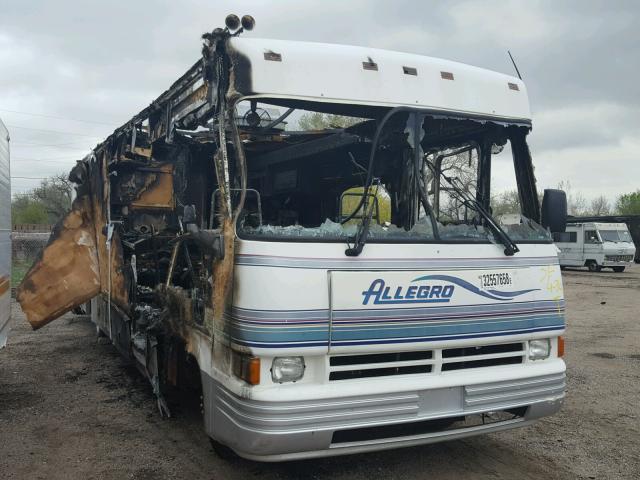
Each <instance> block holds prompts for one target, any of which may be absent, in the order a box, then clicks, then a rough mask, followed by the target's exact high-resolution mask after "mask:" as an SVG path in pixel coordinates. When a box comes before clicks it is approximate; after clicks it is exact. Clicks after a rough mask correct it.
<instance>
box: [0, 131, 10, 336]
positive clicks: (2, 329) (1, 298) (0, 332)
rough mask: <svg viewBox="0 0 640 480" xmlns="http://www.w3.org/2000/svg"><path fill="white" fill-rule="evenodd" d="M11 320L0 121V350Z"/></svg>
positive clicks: (6, 172) (5, 144)
mask: <svg viewBox="0 0 640 480" xmlns="http://www.w3.org/2000/svg"><path fill="white" fill-rule="evenodd" d="M10 319H11V175H10V168H9V131H8V130H7V127H5V125H4V123H2V120H0V348H2V347H4V346H5V344H6V343H7V335H8V334H9V321H10Z"/></svg>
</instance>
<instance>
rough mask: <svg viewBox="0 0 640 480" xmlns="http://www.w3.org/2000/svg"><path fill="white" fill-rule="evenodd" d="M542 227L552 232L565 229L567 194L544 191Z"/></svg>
mask: <svg viewBox="0 0 640 480" xmlns="http://www.w3.org/2000/svg"><path fill="white" fill-rule="evenodd" d="M541 221H542V226H543V227H545V228H548V229H549V230H551V231H552V232H564V231H565V229H566V228H567V194H566V193H565V192H564V191H562V190H553V189H546V190H545V191H544V196H543V197H542V218H541Z"/></svg>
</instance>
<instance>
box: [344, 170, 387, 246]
mask: <svg viewBox="0 0 640 480" xmlns="http://www.w3.org/2000/svg"><path fill="white" fill-rule="evenodd" d="M374 183H376V190H375V193H374V194H373V201H372V202H371V206H370V207H369V205H368V203H369V201H368V200H367V199H366V198H365V201H364V205H363V206H362V208H363V215H362V222H360V225H358V230H356V234H355V236H354V238H353V247H349V248H347V249H346V250H345V251H344V254H345V255H346V256H347V257H357V256H358V255H360V254H361V253H362V250H363V249H364V245H365V243H366V242H367V237H368V236H369V227H370V225H371V219H372V218H373V211H374V210H375V206H376V205H375V204H376V202H377V201H378V187H379V186H380V180H379V179H375V180H374ZM363 194H364V195H365V196H366V197H368V196H369V195H370V193H369V192H368V189H365V190H364V192H363ZM367 207H369V210H367Z"/></svg>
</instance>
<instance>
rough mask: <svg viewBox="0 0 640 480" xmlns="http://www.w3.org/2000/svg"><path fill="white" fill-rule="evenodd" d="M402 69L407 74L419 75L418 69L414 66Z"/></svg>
mask: <svg viewBox="0 0 640 480" xmlns="http://www.w3.org/2000/svg"><path fill="white" fill-rule="evenodd" d="M402 71H403V72H404V74H405V75H414V76H416V77H417V76H418V69H417V68H413V67H402Z"/></svg>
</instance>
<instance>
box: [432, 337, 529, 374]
mask: <svg viewBox="0 0 640 480" xmlns="http://www.w3.org/2000/svg"><path fill="white" fill-rule="evenodd" d="M524 355H525V349H524V344H523V343H521V342H519V343H502V344H498V345H482V346H477V347H464V348H447V349H444V350H443V351H442V371H443V372H447V371H451V370H463V369H467V368H482V367H493V366H496V365H513V364H518V363H522V362H523V360H524Z"/></svg>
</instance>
